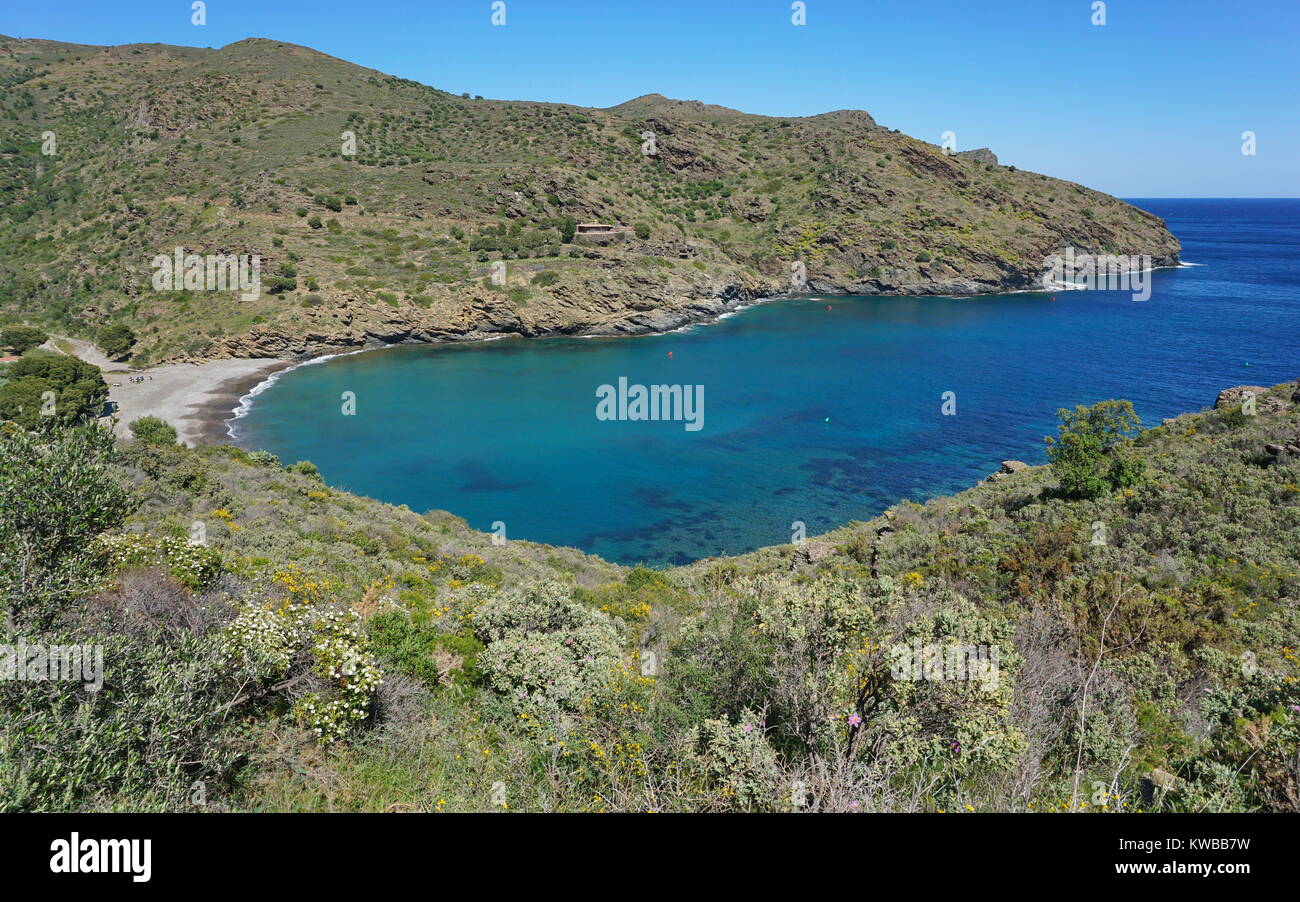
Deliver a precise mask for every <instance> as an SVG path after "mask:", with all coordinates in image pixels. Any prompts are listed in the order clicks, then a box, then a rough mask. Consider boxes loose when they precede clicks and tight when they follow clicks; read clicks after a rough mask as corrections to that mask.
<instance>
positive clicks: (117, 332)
mask: <svg viewBox="0 0 1300 902" xmlns="http://www.w3.org/2000/svg"><path fill="white" fill-rule="evenodd" d="M134 344H135V333H134V332H132V331H131V330H130V329H129V328H127V327H126V326H124V325H122V324H121V323H113V324H112V325H111V326H108V327H106V328H105V329H104V330H103V331H102V332H100V333H99V346H100V347H101V348H103V349H104V353H105V354H106V355H108V358H109V359H110V360H122V359H124V358H125V357H126V356H127V355H128V354H130V353H131V346H132V345H134Z"/></svg>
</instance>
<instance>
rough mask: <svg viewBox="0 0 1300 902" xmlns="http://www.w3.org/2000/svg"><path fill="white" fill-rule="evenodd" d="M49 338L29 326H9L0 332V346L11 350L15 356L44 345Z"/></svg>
mask: <svg viewBox="0 0 1300 902" xmlns="http://www.w3.org/2000/svg"><path fill="white" fill-rule="evenodd" d="M49 338H50V336H48V335H46V334H45V333H44V332H42V331H41V330H40V329H33V328H31V327H30V326H10V327H9V328H7V329H5V330H4V331H3V332H0V345H3V346H5V347H7V348H13V349H14V353H16V354H26V353H27V352H28V351H30V350H31V349H32V348H34V347H36V346H38V345H43V344H45V342H46V341H48V340H49Z"/></svg>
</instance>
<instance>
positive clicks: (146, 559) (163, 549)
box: [96, 532, 221, 591]
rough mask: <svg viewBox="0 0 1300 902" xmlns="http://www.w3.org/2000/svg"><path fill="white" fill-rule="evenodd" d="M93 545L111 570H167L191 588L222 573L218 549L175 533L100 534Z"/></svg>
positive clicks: (206, 582) (202, 586)
mask: <svg viewBox="0 0 1300 902" xmlns="http://www.w3.org/2000/svg"><path fill="white" fill-rule="evenodd" d="M96 546H97V549H98V550H99V551H100V552H101V553H102V554H103V555H104V556H105V557H106V558H107V559H108V562H109V565H110V567H111V568H112V569H115V570H119V569H122V568H123V567H154V568H157V569H160V570H166V571H167V572H168V573H169V574H171V575H172V576H173V577H174V578H175V579H176V580H177V581H179V582H180V583H181V584H183V585H184V586H185V587H186V588H188V589H191V590H194V591H197V590H199V589H202V588H204V587H205V586H207V585H209V584H210V583H211V582H212V581H213V580H214V579H216V578H217V576H219V575H220V574H221V554H220V552H218V551H217V550H216V549H214V548H209V547H208V546H206V545H199V544H196V543H194V542H191V541H189V540H188V539H183V538H179V537H177V536H150V535H144V534H142V533H134V532H127V533H119V534H117V535H101V536H99V537H98V538H97V539H96Z"/></svg>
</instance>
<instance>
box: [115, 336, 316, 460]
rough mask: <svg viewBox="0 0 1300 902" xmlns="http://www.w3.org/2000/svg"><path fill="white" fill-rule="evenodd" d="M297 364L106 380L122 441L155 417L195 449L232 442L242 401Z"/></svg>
mask: <svg viewBox="0 0 1300 902" xmlns="http://www.w3.org/2000/svg"><path fill="white" fill-rule="evenodd" d="M294 363H295V361H292V360H280V359H275V358H251V359H237V360H209V361H207V362H206V363H201V364H192V363H171V364H166V365H164V366H157V367H153V368H152V369H147V370H139V371H127V370H117V371H109V372H106V373H105V374H104V379H105V380H106V381H107V382H108V384H109V392H108V397H109V400H110V401H112V402H113V403H114V404H115V405H116V413H115V416H116V417H117V419H118V424H117V431H118V433H119V434H120V435H129V429H128V424H129V423H130V422H131V421H132V420H136V419H139V418H140V417H147V416H154V417H159V418H160V419H163V420H166V421H167V422H168V423H170V424H171V425H172V426H174V427H175V428H176V432H177V435H178V436H179V437H180V440H181V441H183V442H185V444H187V445H190V446H193V445H200V444H216V443H221V442H226V441H229V435H228V434H227V432H226V429H225V425H224V424H225V421H226V420H228V419H230V416H231V414H232V412H233V411H234V409H235V408H236V407H237V406H238V405H239V399H240V398H242V397H243V396H244V395H246V394H248V393H249V392H250V391H251V390H252V389H253V387H254V386H256V385H257V384H258V383H259V382H261V381H263V380H264V379H266V378H267V377H268V376H270V375H271V374H272V373H275V372H277V371H279V370H282V369H286V368H287V367H290V366H293V365H294ZM133 379H138V380H143V381H132V380H133Z"/></svg>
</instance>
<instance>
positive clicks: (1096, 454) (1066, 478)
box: [1045, 400, 1144, 498]
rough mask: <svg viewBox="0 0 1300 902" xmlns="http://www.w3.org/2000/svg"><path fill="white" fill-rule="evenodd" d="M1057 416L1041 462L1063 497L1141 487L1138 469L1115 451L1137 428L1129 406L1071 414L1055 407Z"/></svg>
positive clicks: (1106, 404) (1114, 404)
mask: <svg viewBox="0 0 1300 902" xmlns="http://www.w3.org/2000/svg"><path fill="white" fill-rule="evenodd" d="M1057 414H1058V416H1060V418H1061V424H1060V425H1059V426H1058V427H1057V430H1058V432H1059V433H1060V434H1059V435H1058V436H1057V437H1056V438H1052V437H1050V436H1049V437H1048V438H1047V439H1045V441H1046V443H1047V459H1048V460H1049V461H1050V462H1051V465H1052V472H1053V473H1055V474H1056V477H1057V479H1058V480H1059V481H1060V488H1061V492H1062V493H1063V494H1064V495H1065V496H1066V497H1069V498H1100V497H1101V496H1102V495H1105V494H1106V493H1108V492H1110V491H1113V490H1115V489H1117V488H1127V487H1130V486H1134V485H1138V484H1140V483H1141V481H1142V479H1143V472H1144V465H1143V464H1142V462H1141V461H1140V460H1136V459H1134V458H1130V457H1127V456H1126V455H1125V454H1124V453H1123V451H1122V450H1121V448H1120V445H1122V444H1124V443H1127V442H1128V441H1129V440H1131V438H1132V437H1133V436H1134V435H1136V434H1137V433H1138V431H1139V430H1140V429H1141V426H1142V421H1141V420H1140V419H1138V416H1137V414H1136V413H1134V412H1133V405H1132V403H1131V402H1129V401H1116V400H1111V401H1100V402H1098V403H1097V404H1094V405H1093V406H1091V407H1084V406H1082V405H1080V406H1078V407H1076V408H1075V409H1074V410H1073V411H1070V410H1066V409H1065V408H1061V409H1060V410H1058V411H1057Z"/></svg>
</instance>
